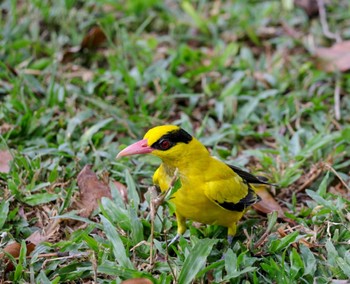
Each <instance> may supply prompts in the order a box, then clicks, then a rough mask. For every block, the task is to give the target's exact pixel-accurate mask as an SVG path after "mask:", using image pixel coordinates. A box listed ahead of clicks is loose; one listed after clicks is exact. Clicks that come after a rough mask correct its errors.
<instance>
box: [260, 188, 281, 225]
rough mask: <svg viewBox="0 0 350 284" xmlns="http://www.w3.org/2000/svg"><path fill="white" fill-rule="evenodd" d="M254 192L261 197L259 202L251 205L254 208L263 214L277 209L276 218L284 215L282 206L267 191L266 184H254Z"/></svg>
mask: <svg viewBox="0 0 350 284" xmlns="http://www.w3.org/2000/svg"><path fill="white" fill-rule="evenodd" d="M255 192H256V193H257V194H258V195H259V196H260V198H261V201H260V202H258V203H256V204H254V205H253V207H254V209H255V210H257V211H260V212H262V213H265V214H268V213H271V212H274V211H277V213H278V218H284V217H285V216H284V212H283V209H282V207H281V206H280V205H279V204H278V203H277V201H276V200H275V199H274V198H273V196H272V195H271V194H270V192H268V191H267V189H266V186H263V185H262V186H255Z"/></svg>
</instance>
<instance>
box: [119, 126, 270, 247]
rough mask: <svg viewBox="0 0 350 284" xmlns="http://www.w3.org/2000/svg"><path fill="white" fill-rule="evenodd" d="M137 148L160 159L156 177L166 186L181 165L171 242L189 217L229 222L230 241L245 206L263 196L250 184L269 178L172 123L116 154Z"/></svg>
mask: <svg viewBox="0 0 350 284" xmlns="http://www.w3.org/2000/svg"><path fill="white" fill-rule="evenodd" d="M135 154H152V155H154V156H157V157H159V158H160V159H161V160H162V164H161V165H160V167H159V168H158V169H157V170H156V171H155V173H154V175H153V182H154V184H156V185H158V186H159V187H160V189H161V191H163V192H164V191H166V190H167V189H168V188H169V185H170V182H171V180H172V178H173V176H174V172H175V170H176V168H177V169H178V176H179V178H180V181H181V187H180V189H179V190H178V191H176V192H175V193H174V195H173V196H172V197H173V198H171V199H170V201H171V202H173V203H174V204H175V206H176V209H175V213H176V219H177V226H178V228H177V235H176V237H175V238H174V239H173V240H172V242H171V243H173V242H174V241H176V240H177V239H178V238H179V237H180V236H181V235H182V234H183V233H184V232H185V231H186V219H190V220H193V221H197V222H200V223H203V224H215V225H221V226H224V227H227V228H228V240H229V242H230V243H231V242H232V238H233V236H234V235H235V234H236V226H237V222H238V221H239V220H240V219H241V218H242V216H243V214H244V212H245V210H246V209H247V208H248V207H249V206H250V205H252V204H254V203H256V202H258V201H260V198H259V196H258V195H257V194H256V193H255V191H254V187H253V185H252V184H268V183H267V182H265V180H263V179H264V178H261V177H256V176H253V175H251V174H250V173H247V172H245V171H243V170H241V169H240V168H237V167H234V166H231V165H227V164H225V163H223V162H221V161H220V160H218V159H216V158H214V157H213V156H211V155H210V153H209V151H208V150H207V149H206V147H205V146H204V145H203V144H201V143H200V142H199V141H198V140H197V139H196V138H194V137H192V136H191V135H190V134H188V133H187V132H186V131H185V130H183V129H182V128H180V127H178V126H174V125H163V126H157V127H154V128H152V129H150V130H149V131H148V132H147V133H146V135H145V136H144V138H143V139H142V140H140V141H138V142H136V143H134V144H132V145H130V146H128V147H127V148H125V149H124V150H122V151H121V152H120V153H119V154H118V156H117V158H119V157H123V156H130V155H135Z"/></svg>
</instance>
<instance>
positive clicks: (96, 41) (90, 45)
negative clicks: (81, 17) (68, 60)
mask: <svg viewBox="0 0 350 284" xmlns="http://www.w3.org/2000/svg"><path fill="white" fill-rule="evenodd" d="M106 39H107V37H106V35H105V33H104V32H103V30H102V29H101V28H100V27H92V28H91V29H90V30H89V31H88V33H87V34H86V35H85V37H84V38H83V40H82V41H81V43H80V48H81V50H83V49H89V50H95V49H97V48H98V47H100V46H101V45H102V44H103V43H104V42H105V41H106Z"/></svg>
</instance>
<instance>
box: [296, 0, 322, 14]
mask: <svg viewBox="0 0 350 284" xmlns="http://www.w3.org/2000/svg"><path fill="white" fill-rule="evenodd" d="M294 3H295V5H297V6H299V7H300V8H302V9H303V10H304V11H305V12H306V14H307V15H308V16H309V17H313V16H317V15H318V4H317V0H294Z"/></svg>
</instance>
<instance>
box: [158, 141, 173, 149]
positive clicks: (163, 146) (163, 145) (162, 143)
mask: <svg viewBox="0 0 350 284" xmlns="http://www.w3.org/2000/svg"><path fill="white" fill-rule="evenodd" d="M159 146H160V148H161V149H162V150H167V149H169V148H170V146H171V143H170V141H169V140H166V139H163V140H161V141H159Z"/></svg>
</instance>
